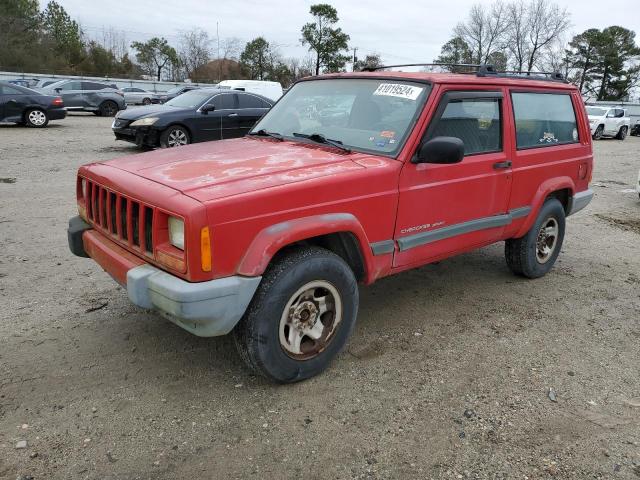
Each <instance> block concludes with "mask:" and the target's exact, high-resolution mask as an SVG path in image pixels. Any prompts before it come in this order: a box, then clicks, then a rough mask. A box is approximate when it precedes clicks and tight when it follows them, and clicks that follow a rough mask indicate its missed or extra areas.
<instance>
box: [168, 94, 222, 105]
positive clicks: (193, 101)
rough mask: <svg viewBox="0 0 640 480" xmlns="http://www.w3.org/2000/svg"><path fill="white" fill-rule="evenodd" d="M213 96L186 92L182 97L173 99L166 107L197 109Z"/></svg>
mask: <svg viewBox="0 0 640 480" xmlns="http://www.w3.org/2000/svg"><path fill="white" fill-rule="evenodd" d="M212 95H213V93H212V92H206V91H202V90H191V91H190V92H185V93H183V94H182V95H178V96H177V97H175V98H172V99H171V100H169V101H168V102H167V103H165V105H169V106H170V107H181V108H197V107H199V106H200V105H202V104H203V103H204V102H206V101H207V100H209V98H211V96H212Z"/></svg>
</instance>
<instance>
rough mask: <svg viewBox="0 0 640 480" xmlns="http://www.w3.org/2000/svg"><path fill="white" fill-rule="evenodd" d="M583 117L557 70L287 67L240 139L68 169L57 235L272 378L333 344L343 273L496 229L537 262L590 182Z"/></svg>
mask: <svg viewBox="0 0 640 480" xmlns="http://www.w3.org/2000/svg"><path fill="white" fill-rule="evenodd" d="M592 161H593V157H592V148H591V135H590V132H589V124H588V122H587V116H586V113H585V109H584V106H583V103H582V99H581V97H580V94H579V92H578V90H577V89H576V87H575V86H573V85H571V84H569V83H566V82H564V81H562V79H561V78H558V77H557V76H552V77H550V78H547V77H545V78H543V77H540V76H538V77H536V76H530V77H526V78H523V77H513V76H508V75H504V74H499V73H496V72H495V71H494V70H493V69H491V68H487V67H481V68H480V69H479V70H478V72H477V73H476V74H466V75H463V74H431V73H398V72H392V71H384V72H380V71H378V72H361V73H348V74H335V75H324V76H319V77H312V78H307V79H304V80H302V81H299V82H298V83H296V84H295V85H294V86H293V87H292V88H291V89H290V91H289V92H288V93H287V94H286V95H285V96H284V97H282V99H281V100H280V101H279V102H278V103H277V104H276V105H275V106H274V107H273V108H272V109H271V111H270V112H269V113H268V114H267V115H266V116H264V117H263V118H262V119H261V120H260V121H259V122H258V124H257V125H256V126H255V127H254V128H253V130H252V131H251V133H250V134H249V135H248V136H246V137H245V138H240V139H233V140H226V141H221V142H215V143H204V144H199V145H192V146H189V147H182V148H180V149H177V150H176V149H167V150H162V151H156V152H150V153H143V154H140V155H135V156H128V157H125V158H120V159H116V160H110V161H107V162H100V163H93V164H89V165H85V166H83V167H81V168H80V170H79V172H78V181H77V201H78V209H79V213H80V216H79V217H75V218H73V219H71V221H70V222H69V231H68V235H69V245H70V248H71V251H72V252H73V253H75V254H76V255H79V256H84V257H91V258H93V259H94V260H95V261H96V262H97V263H98V264H99V265H100V266H101V267H102V268H103V269H104V270H106V271H107V272H108V273H109V274H110V275H111V276H112V277H113V278H114V279H115V280H116V281H118V282H119V283H120V284H121V285H123V286H126V288H127V292H128V295H129V298H130V299H131V301H132V302H133V303H135V304H136V305H139V306H140V307H143V308H149V309H154V310H156V311H158V312H160V313H161V314H162V315H163V316H165V317H166V318H168V319H169V320H171V321H172V322H175V323H176V324H177V325H179V326H181V327H182V328H184V329H186V330H188V331H189V332H191V333H193V334H195V335H199V336H207V337H208V336H215V335H223V334H226V333H229V332H231V331H233V333H234V337H235V340H236V344H237V346H238V350H239V352H240V355H241V356H242V358H243V359H244V361H245V362H246V363H247V364H248V366H249V367H250V368H252V369H253V370H255V371H256V372H259V373H261V374H263V375H265V376H267V377H268V378H270V379H272V380H275V381H278V382H294V381H298V380H302V379H305V378H308V377H310V376H312V375H316V374H317V373H319V372H321V371H322V370H323V369H324V368H325V367H326V366H327V365H328V363H329V361H330V360H331V359H332V358H333V357H334V356H335V355H336V354H337V353H338V352H339V351H340V349H341V348H342V347H343V346H344V345H345V343H346V342H347V339H348V337H349V334H350V333H351V331H352V330H353V327H354V324H355V320H356V315H357V312H358V282H361V283H363V284H370V283H372V282H374V281H375V280H377V279H379V278H381V277H384V276H386V275H391V274H394V273H398V272H401V271H403V270H407V269H410V268H414V267H419V266H421V265H424V264H426V263H430V262H436V261H438V260H441V259H443V258H446V257H450V256H452V255H457V254H459V253H463V252H466V251H469V250H472V249H475V248H480V247H483V246H485V245H489V244H492V243H495V242H500V241H505V256H506V261H507V265H508V266H509V268H510V269H511V270H512V271H513V272H514V273H516V274H518V275H522V276H524V277H528V278H537V277H540V276H542V275H544V274H546V273H547V272H548V271H549V270H550V269H551V267H552V266H553V264H554V262H555V260H556V258H557V257H558V254H559V253H560V248H561V246H562V240H563V237H564V233H565V217H567V216H568V215H571V214H573V213H575V212H577V211H578V210H580V209H582V208H584V207H585V206H586V205H587V204H588V203H589V201H590V200H591V198H592V196H593V193H592V191H591V190H590V189H589V187H588V184H589V181H590V179H591V171H592Z"/></svg>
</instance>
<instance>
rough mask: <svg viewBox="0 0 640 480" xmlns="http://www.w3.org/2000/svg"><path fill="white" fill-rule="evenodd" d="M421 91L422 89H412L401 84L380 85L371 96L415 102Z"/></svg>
mask: <svg viewBox="0 0 640 480" xmlns="http://www.w3.org/2000/svg"><path fill="white" fill-rule="evenodd" d="M422 90H423V88H422V87H413V86H411V85H403V84H402V83H381V84H380V85H378V88H376V91H375V92H373V94H374V95H385V96H387V97H400V98H408V99H409V100H415V99H416V98H418V96H419V95H420V94H421V93H422Z"/></svg>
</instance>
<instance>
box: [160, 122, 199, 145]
mask: <svg viewBox="0 0 640 480" xmlns="http://www.w3.org/2000/svg"><path fill="white" fill-rule="evenodd" d="M171 127H182V128H184V129H185V130H186V131H187V133H188V134H189V140H190V141H191V142H193V132H192V131H191V129H190V128H189V127H188V126H187V124H185V123H183V122H180V121H178V120H175V121H172V122H170V123H169V124H168V125H166V126H164V127H162V129H161V130H160V133H161V134H162V133H164V132H166V131H167V130H168V129H169V128H171Z"/></svg>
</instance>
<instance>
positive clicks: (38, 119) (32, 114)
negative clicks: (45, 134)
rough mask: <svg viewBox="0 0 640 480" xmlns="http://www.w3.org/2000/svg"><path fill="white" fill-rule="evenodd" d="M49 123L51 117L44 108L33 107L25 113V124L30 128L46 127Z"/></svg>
mask: <svg viewBox="0 0 640 480" xmlns="http://www.w3.org/2000/svg"><path fill="white" fill-rule="evenodd" d="M48 123H49V118H48V117H47V113H46V112H45V111H44V110H41V109H39V108H32V109H30V110H27V111H26V112H25V113H24V124H25V125H26V126H27V127H30V128H44V127H46V126H47V124H48Z"/></svg>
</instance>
